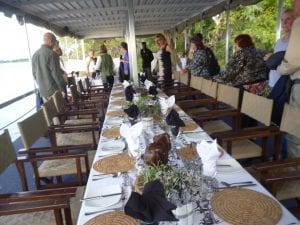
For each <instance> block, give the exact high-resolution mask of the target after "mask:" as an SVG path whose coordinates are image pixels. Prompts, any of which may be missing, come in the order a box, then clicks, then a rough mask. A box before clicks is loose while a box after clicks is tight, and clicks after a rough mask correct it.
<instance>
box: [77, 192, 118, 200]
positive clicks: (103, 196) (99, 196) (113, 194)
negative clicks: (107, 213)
mask: <svg viewBox="0 0 300 225" xmlns="http://www.w3.org/2000/svg"><path fill="white" fill-rule="evenodd" d="M121 194H122V193H121V192H120V193H112V194H105V195H97V196H92V197H87V198H82V199H80V201H88V200H94V199H98V198H105V197H111V196H115V195H121Z"/></svg>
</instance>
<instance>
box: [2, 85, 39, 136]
mask: <svg viewBox="0 0 300 225" xmlns="http://www.w3.org/2000/svg"><path fill="white" fill-rule="evenodd" d="M34 93H35V90H32V91H29V92H27V93H25V94H23V95H20V96H18V97H16V98H13V99H11V100H9V101H7V102H4V103H2V104H0V109H2V108H4V107H6V106H9V105H11V104H13V103H15V102H17V101H20V100H22V99H24V98H26V97H28V96H30V95H32V94H34ZM35 108H36V106H34V107H33V108H31V109H30V110H28V111H27V112H25V113H24V114H22V115H21V116H19V117H18V118H15V119H14V120H13V121H11V122H9V123H8V124H6V125H5V126H3V127H0V130H3V129H5V128H7V127H8V126H10V125H12V124H13V123H15V122H16V121H18V120H20V119H21V118H22V117H24V116H25V115H27V114H28V113H30V112H31V111H32V110H34V109H35Z"/></svg>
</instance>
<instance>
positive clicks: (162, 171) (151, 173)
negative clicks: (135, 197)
mask: <svg viewBox="0 0 300 225" xmlns="http://www.w3.org/2000/svg"><path fill="white" fill-rule="evenodd" d="M156 179H159V180H160V181H161V182H162V183H163V185H164V190H165V193H166V195H167V196H168V197H169V199H170V201H172V202H173V203H175V204H176V205H177V206H178V205H183V204H186V203H187V202H189V201H190V198H191V195H192V192H193V190H192V187H194V186H195V183H196V177H195V176H194V174H193V173H192V172H189V171H187V170H184V169H183V168H181V169H178V168H172V167H171V166H170V165H165V164H159V165H155V166H149V167H146V168H144V170H143V171H142V172H141V174H140V175H139V177H138V178H137V181H136V188H138V189H142V188H143V187H144V185H145V184H146V183H148V182H150V181H153V180H156Z"/></svg>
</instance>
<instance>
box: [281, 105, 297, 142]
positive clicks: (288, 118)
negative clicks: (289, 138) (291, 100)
mask: <svg viewBox="0 0 300 225" xmlns="http://www.w3.org/2000/svg"><path fill="white" fill-rule="evenodd" d="M299 118H300V109H299V108H297V107H295V106H291V105H289V104H287V103H286V104H285V105H284V109H283V114H282V120H281V123H280V130H282V131H285V132H287V133H289V134H292V135H294V136H296V137H299V138H300V129H299V127H300V119H299Z"/></svg>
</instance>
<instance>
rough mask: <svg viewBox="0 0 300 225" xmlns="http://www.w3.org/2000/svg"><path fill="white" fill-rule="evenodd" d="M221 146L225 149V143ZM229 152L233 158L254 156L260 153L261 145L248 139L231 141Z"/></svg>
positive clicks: (259, 155)
mask: <svg viewBox="0 0 300 225" xmlns="http://www.w3.org/2000/svg"><path fill="white" fill-rule="evenodd" d="M223 148H224V149H226V143H224V144H223ZM231 152H232V154H231V155H232V157H233V158H235V159H246V158H256V157H261V155H262V149H261V147H260V146H259V145H257V144H255V143H254V142H252V141H249V140H241V141H233V142H232V150H231Z"/></svg>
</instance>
